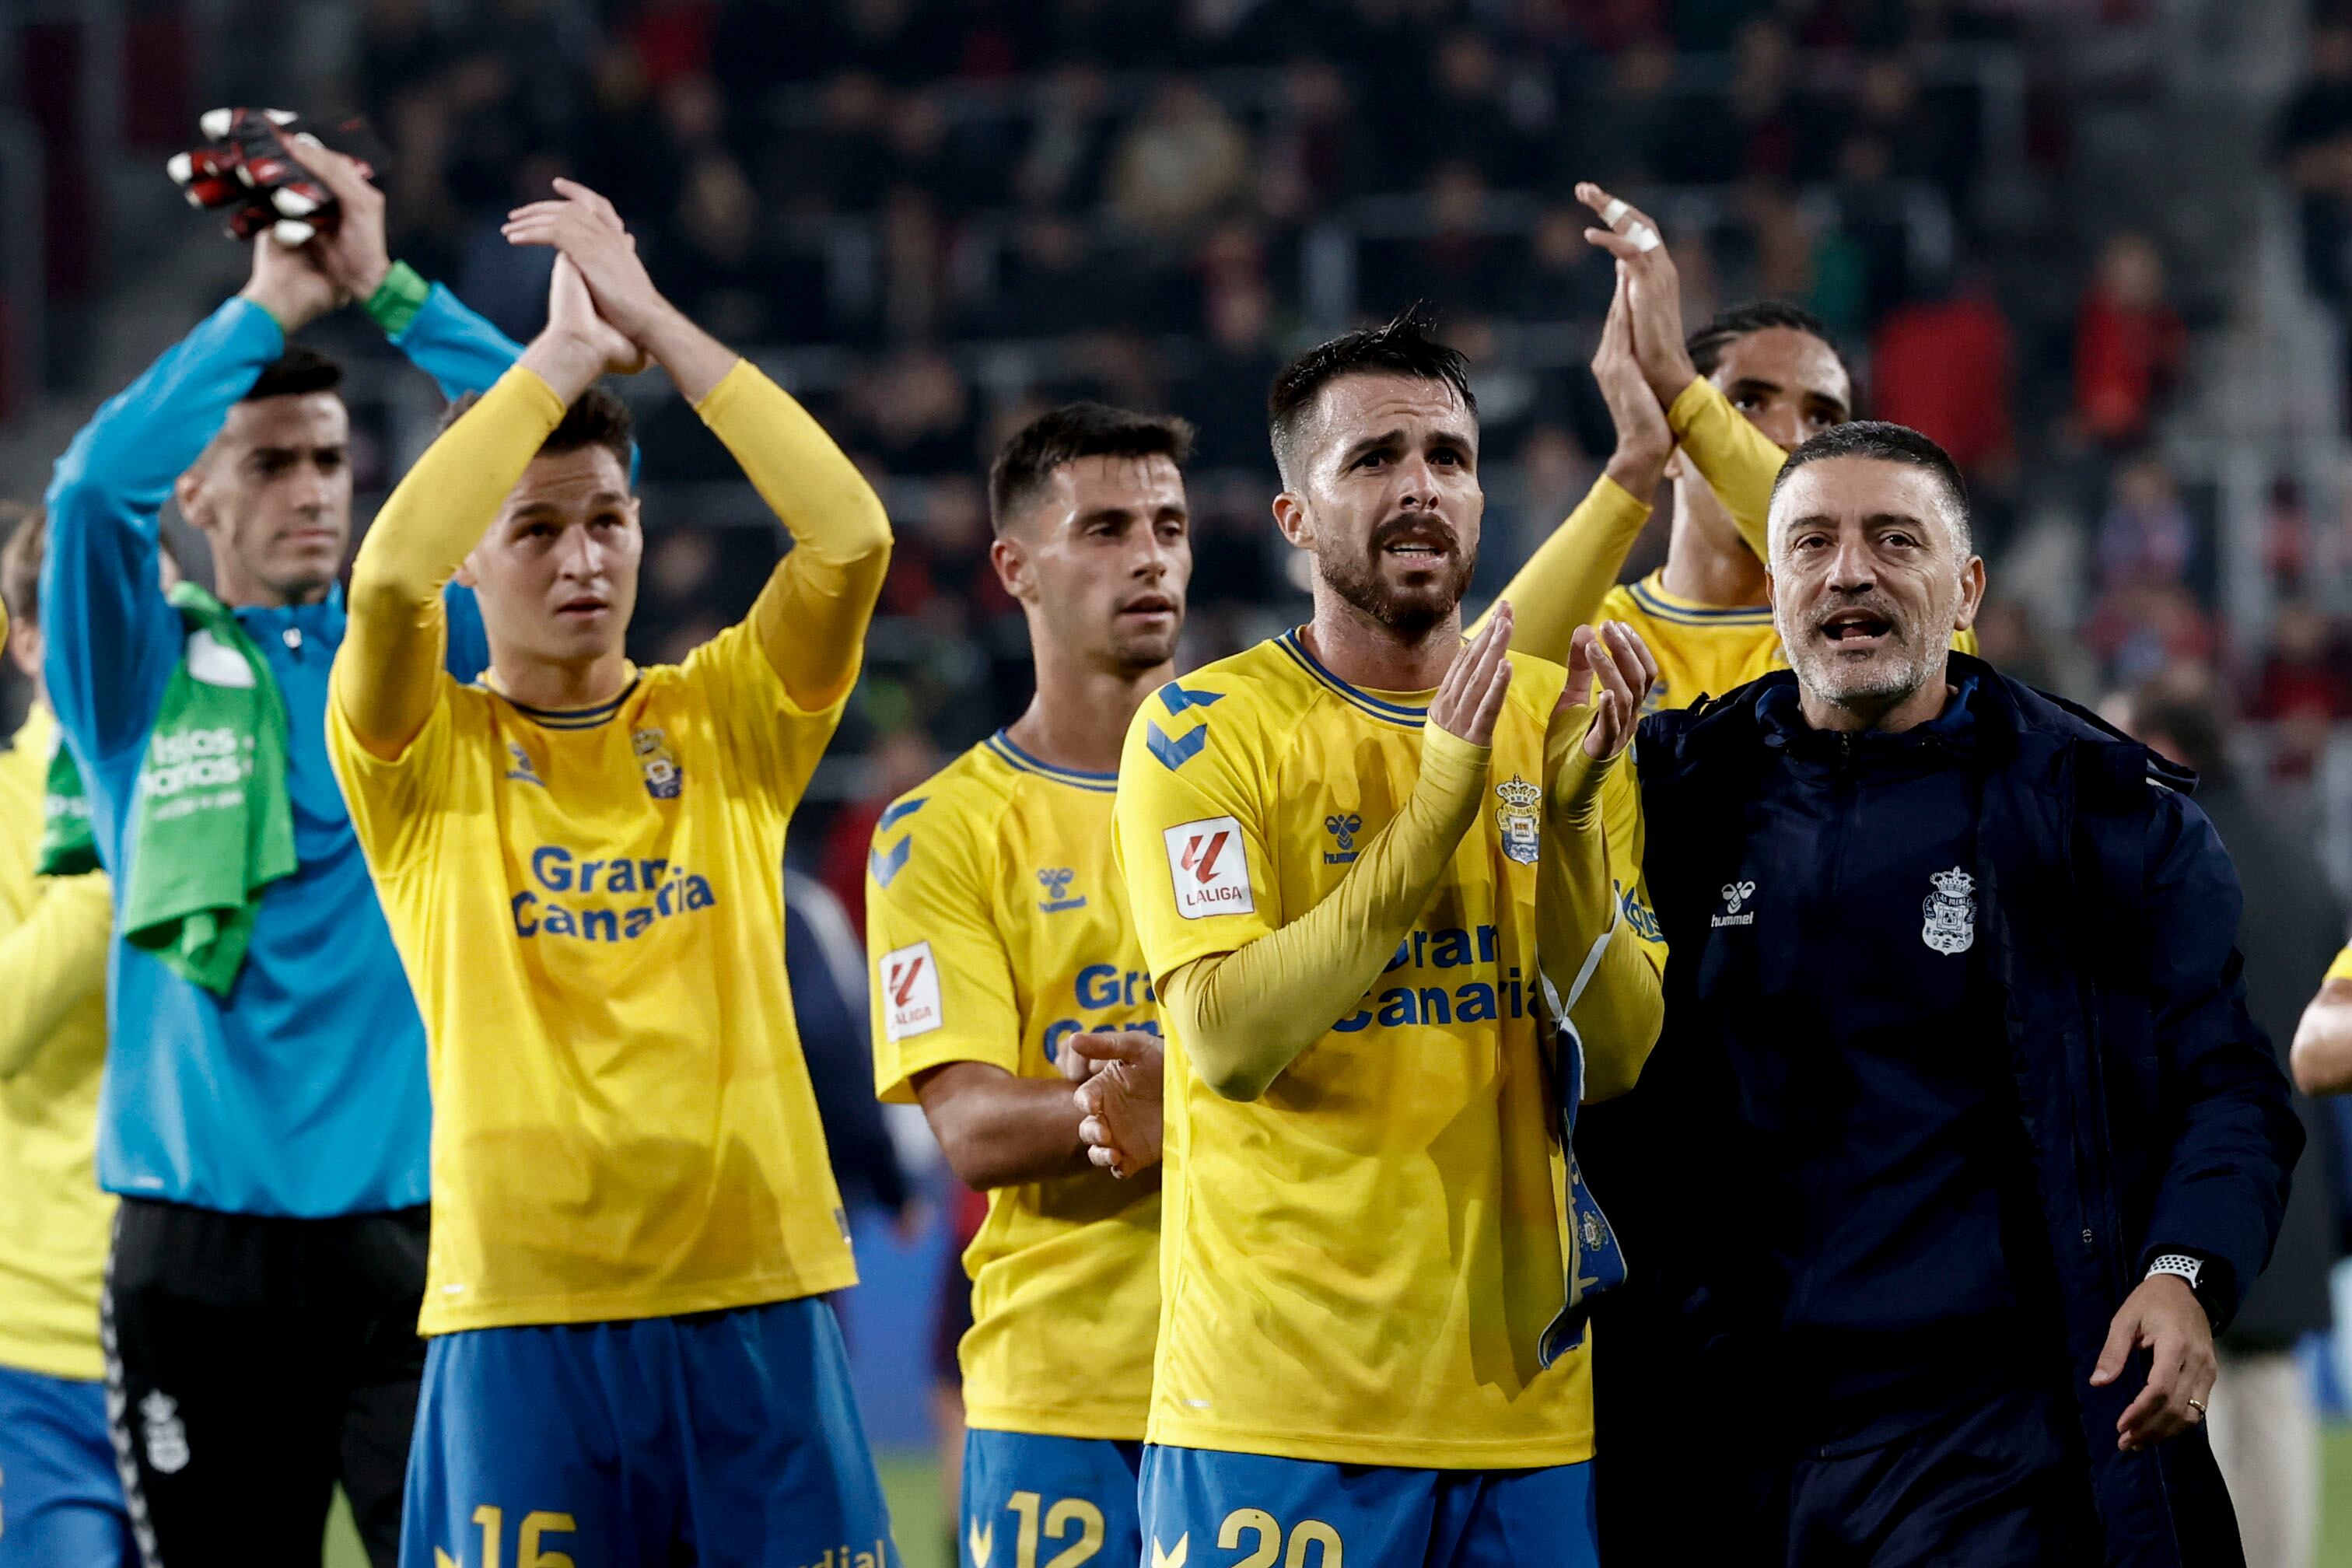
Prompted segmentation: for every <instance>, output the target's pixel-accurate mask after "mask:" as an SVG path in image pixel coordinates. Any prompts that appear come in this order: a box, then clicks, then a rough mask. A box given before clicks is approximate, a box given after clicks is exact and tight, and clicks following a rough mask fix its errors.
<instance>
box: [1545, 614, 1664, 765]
mask: <svg viewBox="0 0 2352 1568" xmlns="http://www.w3.org/2000/svg"><path fill="white" fill-rule="evenodd" d="M1657 681H1658V661H1657V659H1656V658H1654V657H1653V656H1652V654H1651V652H1650V648H1649V645H1648V644H1647V643H1644V642H1643V640H1642V634H1641V633H1639V632H1637V631H1635V630H1634V629H1633V627H1632V626H1627V625H1626V624H1625V623H1624V622H1622V621H1604V622H1602V623H1601V625H1600V626H1579V627H1577V628H1576V634H1575V636H1574V637H1571V638H1570V641H1569V649H1568V684H1567V685H1566V686H1565V687H1563V688H1561V689H1560V694H1559V707H1558V708H1557V709H1556V710H1554V711H1555V712H1556V713H1558V714H1568V713H1571V712H1573V711H1574V710H1576V709H1578V708H1581V707H1584V706H1586V705H1587V704H1588V703H1589V704H1590V706H1591V709H1592V721H1591V725H1590V726H1589V727H1588V728H1587V729H1586V730H1585V731H1584V747H1583V750H1584V754H1585V756H1586V757H1588V758H1590V759H1591V761H1593V762H1596V763H1605V762H1608V761H1609V760H1610V759H1612V758H1613V757H1615V756H1616V755H1617V754H1618V753H1619V752H1622V751H1623V750H1624V749H1625V746H1626V743H1627V742H1630V741H1632V740H1633V728H1634V726H1635V725H1637V724H1639V723H1640V722H1641V720H1642V704H1643V702H1644V701H1645V700H1648V698H1649V695H1650V688H1651V687H1653V686H1654V685H1656V684H1657ZM1596 682H1597V683H1598V685H1599V687H1600V690H1599V691H1598V693H1595V692H1594V690H1593V688H1594V685H1595V683H1596Z"/></svg>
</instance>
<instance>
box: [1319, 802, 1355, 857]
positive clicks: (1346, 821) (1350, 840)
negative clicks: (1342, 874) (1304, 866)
mask: <svg viewBox="0 0 2352 1568" xmlns="http://www.w3.org/2000/svg"><path fill="white" fill-rule="evenodd" d="M1363 830H1364V819H1363V817H1362V816H1360V815H1359V814H1357V813H1355V812H1352V811H1339V812H1334V813H1332V814H1331V815H1330V816H1327V817H1325V818H1324V819H1323V831H1324V832H1326V833H1328V834H1329V835H1330V836H1331V845H1332V847H1330V848H1328V849H1326V850H1325V851H1323V864H1325V865H1326V866H1351V865H1353V864H1355V860H1356V855H1357V853H1358V851H1357V849H1356V835H1357V834H1359V833H1361V832H1362V831H1363Z"/></svg>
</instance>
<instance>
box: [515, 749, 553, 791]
mask: <svg viewBox="0 0 2352 1568" xmlns="http://www.w3.org/2000/svg"><path fill="white" fill-rule="evenodd" d="M507 756H508V757H509V759H510V760H511V761H512V762H513V763H514V766H512V767H510V768H509V769H508V770H507V777H509V778H510V779H513V780H515V781H516V782H518V783H520V784H537V785H538V786H539V787H540V788H541V789H545V788H546V787H547V781H546V780H545V779H543V778H541V777H540V776H539V770H538V769H537V768H535V767H533V766H531V763H530V752H526V751H524V750H523V749H522V747H521V745H520V743H519V742H514V741H509V742H507Z"/></svg>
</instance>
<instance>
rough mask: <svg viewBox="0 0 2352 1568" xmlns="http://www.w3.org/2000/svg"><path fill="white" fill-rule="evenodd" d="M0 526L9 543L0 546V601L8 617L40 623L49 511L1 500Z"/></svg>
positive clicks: (37, 624)
mask: <svg viewBox="0 0 2352 1568" xmlns="http://www.w3.org/2000/svg"><path fill="white" fill-rule="evenodd" d="M0 529H5V530H6V531H7V534H8V542H7V543H6V544H5V545H0V604H5V605H7V606H8V618H9V619H10V620H12V621H21V622H23V623H24V624H25V625H26V626H39V625H40V624H41V557H42V556H43V555H45V554H47V552H48V536H49V519H48V514H47V513H46V512H44V511H43V510H41V509H40V508H39V507H37V506H27V505H26V504H25V503H24V502H23V501H18V500H0Z"/></svg>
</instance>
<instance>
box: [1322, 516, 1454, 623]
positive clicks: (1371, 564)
mask: <svg viewBox="0 0 2352 1568" xmlns="http://www.w3.org/2000/svg"><path fill="white" fill-rule="evenodd" d="M1429 532H1434V533H1437V534H1439V535H1441V536H1442V537H1443V539H1444V543H1445V546H1446V548H1447V549H1448V550H1449V551H1450V552H1452V553H1451V554H1449V555H1448V556H1447V560H1448V561H1450V562H1451V563H1453V570H1452V571H1451V572H1450V573H1449V574H1447V575H1446V576H1445V577H1444V578H1443V579H1442V580H1440V581H1439V582H1438V583H1437V584H1435V585H1434V586H1433V587H1428V588H1414V589H1400V588H1397V587H1395V586H1393V585H1391V584H1390V583H1389V582H1388V581H1387V580H1386V579H1384V578H1383V577H1382V576H1381V552H1382V551H1383V550H1385V549H1387V548H1388V546H1389V544H1390V543H1391V542H1393V541H1394V540H1396V539H1399V538H1401V537H1402V536H1403V535H1405V534H1409V533H1429ZM1315 559H1316V569H1317V572H1318V574H1319V575H1320V576H1321V577H1322V579H1323V581H1324V582H1325V583H1326V584H1329V585H1330V589H1331V591H1332V592H1333V593H1335V594H1337V595H1339V597H1340V598H1341V599H1342V600H1344V601H1345V602H1347V603H1348V604H1349V605H1353V606H1354V607H1355V608H1356V609H1358V610H1360V611H1361V612H1362V613H1363V614H1364V615H1365V616H1367V617H1369V618H1370V619H1371V620H1372V621H1374V622H1376V623H1378V624H1379V625H1381V626H1385V627H1387V628H1388V629H1389V630H1390V631H1391V632H1393V633H1395V634H1396V636H1397V637H1399V638H1400V639H1401V640H1402V641H1404V642H1407V643H1417V642H1419V641H1421V640H1422V639H1423V637H1427V636H1428V635H1429V634H1430V633H1431V632H1432V631H1433V630H1434V629H1436V626H1437V625H1438V623H1439V622H1441V621H1443V620H1444V619H1445V617H1446V616H1450V615H1452V614H1453V613H1454V607H1455V606H1456V605H1460V604H1461V603H1462V595H1464V594H1465V593H1467V592H1468V591H1469V588H1470V578H1471V575H1472V574H1474V573H1475V572H1476V571H1477V570H1478V552H1476V551H1475V550H1470V551H1465V550H1464V549H1463V548H1462V542H1461V540H1460V538H1459V536H1457V535H1456V534H1455V533H1454V530H1453V529H1452V528H1450V527H1449V526H1447V525H1446V524H1445V523H1444V522H1443V521H1439V520H1438V519H1436V518H1433V517H1421V516H1416V515H1413V514H1411V513H1407V514H1406V515H1404V516H1402V517H1395V518H1391V519H1390V520H1389V521H1386V522H1384V523H1382V524H1381V526H1380V527H1378V528H1376V529H1374V530H1372V532H1371V537H1370V538H1369V539H1367V540H1366V541H1365V542H1364V548H1363V552H1362V553H1360V554H1358V555H1349V556H1342V555H1337V554H1333V553H1329V552H1326V553H1324V554H1320V555H1318V556H1317V557H1316V558H1315Z"/></svg>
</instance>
